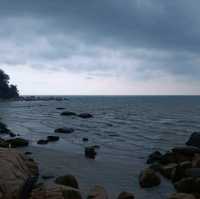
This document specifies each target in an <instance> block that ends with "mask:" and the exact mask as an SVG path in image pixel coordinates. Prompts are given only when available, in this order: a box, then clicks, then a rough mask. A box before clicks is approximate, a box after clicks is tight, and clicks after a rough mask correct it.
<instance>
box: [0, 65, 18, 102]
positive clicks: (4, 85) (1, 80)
mask: <svg viewBox="0 0 200 199" xmlns="http://www.w3.org/2000/svg"><path fill="white" fill-rule="evenodd" d="M9 81H10V77H9V75H7V74H6V73H5V72H4V71H3V70H1V69H0V99H12V98H18V97H19V92H18V89H17V87H16V86H15V85H13V84H10V82H9Z"/></svg>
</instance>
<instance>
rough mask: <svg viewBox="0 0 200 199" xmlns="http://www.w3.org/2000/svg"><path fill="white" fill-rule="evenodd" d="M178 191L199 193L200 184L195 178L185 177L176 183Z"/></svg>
mask: <svg viewBox="0 0 200 199" xmlns="http://www.w3.org/2000/svg"><path fill="white" fill-rule="evenodd" d="M174 186H175V188H176V190H177V192H180V193H197V192H199V191H200V186H198V182H197V180H196V179H195V178H192V177H188V178H183V179H181V180H180V181H178V182H176V183H175V184H174Z"/></svg>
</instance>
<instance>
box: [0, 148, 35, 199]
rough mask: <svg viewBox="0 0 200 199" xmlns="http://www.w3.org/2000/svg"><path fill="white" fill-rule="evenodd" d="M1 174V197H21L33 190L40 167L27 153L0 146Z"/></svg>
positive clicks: (10, 198)
mask: <svg viewBox="0 0 200 199" xmlns="http://www.w3.org/2000/svg"><path fill="white" fill-rule="evenodd" d="M0 176H1V178H0V199H21V198H23V197H24V196H25V195H26V194H28V193H29V191H31V189H32V186H33V184H34V182H35V179H36V178H37V176H38V167H37V165H36V163H35V162H34V161H29V160H28V159H27V158H26V157H25V155H22V154H20V153H18V152H16V151H15V150H13V149H3V148H0ZM34 177H35V178H34Z"/></svg>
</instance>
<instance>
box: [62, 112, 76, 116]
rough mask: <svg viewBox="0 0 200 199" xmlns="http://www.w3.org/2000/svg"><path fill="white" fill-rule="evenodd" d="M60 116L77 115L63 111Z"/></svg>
mask: <svg viewBox="0 0 200 199" xmlns="http://www.w3.org/2000/svg"><path fill="white" fill-rule="evenodd" d="M60 115H62V116H76V115H77V114H76V113H75V112H71V111H64V112H62V113H61V114H60Z"/></svg>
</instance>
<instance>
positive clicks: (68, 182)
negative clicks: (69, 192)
mask: <svg viewBox="0 0 200 199" xmlns="http://www.w3.org/2000/svg"><path fill="white" fill-rule="evenodd" d="M55 183H56V184H60V185H65V186H68V187H73V188H75V189H78V188H79V185H78V182H77V180H76V178H75V177H74V176H73V175H65V176H60V177H58V178H56V180H55Z"/></svg>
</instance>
